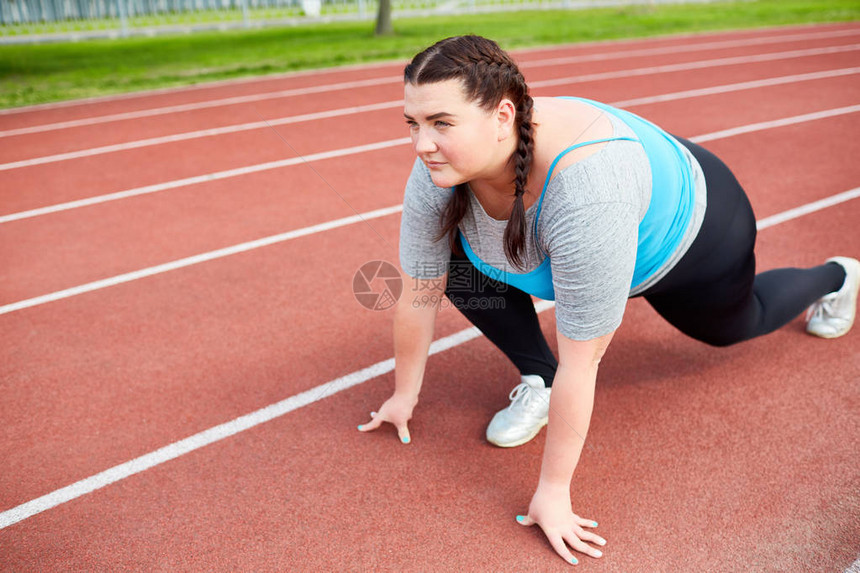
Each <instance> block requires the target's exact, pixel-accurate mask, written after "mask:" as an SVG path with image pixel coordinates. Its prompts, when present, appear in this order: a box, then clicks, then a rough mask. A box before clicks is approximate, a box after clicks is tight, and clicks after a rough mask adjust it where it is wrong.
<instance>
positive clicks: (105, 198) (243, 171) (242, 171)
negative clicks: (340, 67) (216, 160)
mask: <svg viewBox="0 0 860 573" xmlns="http://www.w3.org/2000/svg"><path fill="white" fill-rule="evenodd" d="M411 142H412V140H411V138H409V137H403V138H400V139H389V140H388V141H379V142H377V143H369V144H367V145H357V146H355V147H347V148H344V149H336V150H334V151H324V152H321V153H312V154H310V155H305V156H303V157H291V158H290V159H281V160H278V161H270V162H268V163H260V164H257V165H250V166H248V167H238V168H236V169H228V170H226V171H217V172H215V173H207V174H205V175H196V176H194V177H186V178H185V179H176V180H174V181H168V182H166V183H156V184H154V185H146V186H145V187H136V188H134V189H127V190H125V191H118V192H116V193H108V194H107V195H97V196H95V197H88V198H86V199H79V200H77V201H69V202H67V203H58V204H56V205H49V206H47V207H40V208H38V209H30V210H29V211H19V212H18V213H11V214H9V215H3V216H0V224H2V223H9V222H11V221H18V220H20V219H29V218H31V217H38V216H39V215H47V214H48V213H58V212H60V211H68V210H69V209H77V208H79V207H87V206H89V205H97V204H99V203H107V202H109V201H116V200H118V199H127V198H129V197H136V196H138V195H146V194H149V193H156V192H158V191H165V190H167V189H176V188H178V187H185V186H188V185H196V184H198V183H206V182H208V181H217V180H220V179H228V178H230V177H239V176H240V175H248V174H250V173H259V172H261V171H267V170H270V169H278V168H281V167H289V166H291V165H300V164H304V163H312V162H314V161H322V160H323V159H332V158H335V157H344V156H346V155H354V154H356V153H365V152H367V151H376V150H379V149H386V148H389V147H396V146H398V145H405V144H407V143H411Z"/></svg>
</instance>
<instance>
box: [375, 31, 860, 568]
mask: <svg viewBox="0 0 860 573" xmlns="http://www.w3.org/2000/svg"><path fill="white" fill-rule="evenodd" d="M405 96H406V97H405V110H404V113H405V116H406V121H407V124H408V125H409V128H410V130H411V132H412V141H413V145H414V148H415V152H416V154H417V155H418V159H417V160H416V162H415V166H414V168H413V171H412V175H411V176H410V178H409V181H408V183H407V186H406V193H405V198H404V203H403V220H402V223H401V238H400V253H401V255H400V256H401V266H402V267H403V270H404V272H405V273H406V274H408V275H410V276H411V277H414V278H416V279H426V280H423V281H420V280H419V281H413V283H414V284H413V291H412V293H411V294H412V296H411V298H410V296H409V294H410V293H408V292H407V293H406V296H404V297H403V298H402V299H401V301H400V303H399V304H398V307H397V309H396V311H395V319H394V338H395V361H396V369H395V391H394V394H393V396H392V397H391V398H389V399H388V400H387V401H386V402H385V403H384V404H383V405H382V407H381V408H380V409H379V413H378V414H374V415H373V420H372V421H371V422H370V423H368V424H365V425H364V426H359V429H360V430H362V431H371V430H375V429H376V428H378V427H379V426H380V425H381V424H382V423H383V422H388V423H391V424H393V425H394V426H395V427H396V428H397V430H398V434H399V436H400V438H401V440H402V441H403V442H404V443H408V442H409V440H410V437H409V430H408V427H407V422H408V421H409V420H410V418H411V416H412V412H413V409H414V407H415V405H416V404H417V402H418V393H419V390H420V387H421V383H422V378H423V373H424V366H425V363H426V359H427V352H428V349H429V346H430V342H431V340H432V336H433V328H434V321H435V316H436V312H437V309H438V306H439V303H440V302H441V300H442V295H443V293H444V294H445V295H447V296H448V297H449V298H450V299H451V301H452V302H453V303H454V304H455V305H456V306H457V307H458V308H459V309H460V310H461V311H462V312H463V313H464V314H465V315H466V316H467V317H468V318H469V320H470V321H471V322H472V323H473V324H475V325H476V326H477V327H478V328H479V329H480V330H481V331H482V332H483V333H484V334H485V335H486V336H487V337H488V338H489V339H490V340H491V341H492V342H493V343H495V344H496V345H497V346H498V347H499V348H500V349H501V350H502V351H503V352H504V353H505V355H506V356H508V358H510V360H511V361H513V363H514V364H515V365H516V366H517V367H518V368H519V370H520V373H521V375H522V382H521V384H520V385H519V386H517V387H516V388H515V389H514V391H513V392H512V393H511V400H512V401H511V405H510V406H509V407H508V408H506V409H504V410H502V411H501V412H499V413H498V414H496V416H495V417H494V418H493V420H492V421H491V423H490V425H489V427H488V428H487V439H488V440H489V441H490V442H491V443H494V444H496V445H499V446H503V447H510V446H516V445H520V444H523V443H525V442H527V441H528V440H530V439H532V438H533V437H534V436H535V435H536V434H537V433H538V432H539V431H540V429H541V428H542V427H543V426H544V425H546V424H547V422H548V424H549V426H548V430H547V436H546V443H545V446H544V455H543V461H542V466H541V475H540V480H539V483H538V486H537V489H536V491H535V493H534V496H533V497H532V500H531V504H530V506H529V511H528V514H527V515H526V516H519V517H518V518H517V519H518V521H519V522H520V523H522V524H523V525H532V524H535V523H536V524H538V525H539V526H540V527H541V528H542V529H543V531H544V533H545V534H546V536H547V538H548V539H549V541H550V543H551V544H552V546H553V548H554V549H555V550H556V552H557V553H558V554H559V555H560V556H561V557H562V558H564V559H565V560H567V561H568V562H571V563H576V558H575V557H574V556H573V554H572V553H571V551H570V549H569V547H568V545H569V546H570V548H573V549H574V550H576V551H579V552H582V553H585V554H586V555H590V556H592V557H599V556H600V552H599V551H598V550H597V549H596V548H594V547H593V546H591V545H589V544H588V543H586V542H591V543H594V544H597V545H603V544H604V543H605V541H604V540H603V539H602V538H601V537H599V536H597V535H596V534H595V533H593V532H592V531H589V530H588V529H586V528H590V527H593V526H596V523H593V522H592V521H591V520H587V519H582V518H580V517H578V516H577V515H576V514H574V513H573V510H572V507H571V502H570V481H571V478H572V475H573V471H574V468H575V467H576V464H577V461H578V459H579V455H580V452H581V450H582V447H583V443H584V439H585V435H586V432H587V431H588V425H589V421H590V417H591V410H592V404H593V397H594V386H595V378H596V376H597V368H598V364H599V362H600V359H601V357H602V356H603V354H604V352H605V351H606V348H607V346H608V345H609V343H610V341H611V340H612V336H613V333H614V332H615V330H616V329H617V328H618V326H619V324H620V323H621V318H622V315H623V313H624V308H625V304H626V301H627V299H628V298H629V297H631V296H644V297H645V298H646V300H648V302H649V303H650V304H651V305H652V306H653V307H654V308H655V309H656V310H657V312H658V313H660V314H661V315H662V316H663V317H664V318H665V319H666V320H668V321H669V322H670V323H671V324H673V325H674V326H675V327H677V328H678V329H679V330H681V331H682V332H684V333H686V334H688V335H689V336H692V337H693V338H696V339H698V340H701V341H703V342H706V343H708V344H712V345H716V346H725V345H729V344H734V343H736V342H740V341H743V340H748V339H750V338H753V337H756V336H760V335H762V334H766V333H768V332H771V331H772V330H774V329H776V328H779V327H780V326H782V325H784V324H786V323H787V322H789V321H790V320H792V319H793V318H795V317H796V316H797V315H798V314H800V313H801V312H803V310H805V309H806V308H807V307H810V305H811V307H810V315H811V318H810V319H809V322H808V324H807V330H808V331H809V332H810V333H812V334H815V335H818V336H823V337H836V336H841V335H843V334H845V333H846V332H847V331H848V329H849V328H850V327H851V324H852V323H853V320H854V315H855V311H856V299H857V292H858V288H860V262H858V261H857V260H855V259H851V258H847V257H836V258H834V259H832V260H830V261H828V262H827V263H825V264H824V265H821V266H819V267H815V268H812V269H779V270H773V271H769V272H766V273H761V274H759V275H756V274H755V258H754V255H753V246H754V242H755V234H756V227H755V217H754V216H753V213H752V209H751V208H750V205H749V201H748V200H747V198H746V196H745V194H744V192H743V190H742V189H741V187H740V185H739V184H738V182H737V181H736V179H735V178H734V176H733V175H732V173H731V172H730V171H729V169H728V168H727V167H726V166H725V165H724V164H723V163H722V162H721V161H720V160H719V159H718V158H716V157H715V156H714V155H713V154H711V153H710V152H708V151H706V150H705V149H703V148H701V147H699V146H697V145H695V144H693V143H691V142H689V141H686V140H684V139H681V138H675V137H672V136H669V135H668V134H666V133H665V132H663V131H662V130H660V129H659V128H657V127H656V126H654V125H653V124H650V123H648V122H646V121H644V120H642V119H640V118H638V117H636V116H635V115H633V114H630V113H629V112H624V111H621V110H618V109H614V108H611V107H609V106H606V105H604V104H599V103H597V102H590V101H587V100H582V99H577V98H537V99H534V100H533V99H532V98H531V97H530V96H529V93H528V87H527V86H526V83H525V80H524V79H523V76H522V74H521V73H520V72H519V70H518V69H517V66H516V65H515V64H514V62H513V61H512V60H511V59H510V57H509V56H508V55H507V54H506V53H505V52H503V51H502V50H501V49H500V48H499V47H498V45H496V44H495V43H494V42H492V41H490V40H487V39H485V38H480V37H476V36H464V37H456V38H448V39H446V40H442V41H441V42H439V43H437V44H435V45H433V46H431V47H430V48H428V49H426V50H425V51H423V52H421V53H420V54H418V55H417V56H415V58H414V59H413V60H412V62H411V63H410V64H409V65H408V66H407V67H406V69H405ZM529 295H535V296H537V297H540V298H544V299H554V300H556V323H557V334H558V353H559V360H558V361H556V359H555V357H554V356H553V354H552V352H551V351H550V349H549V346H548V345H547V342H546V340H545V339H544V337H543V335H542V334H541V330H540V326H539V323H538V319H537V316H536V313H535V309H534V306H533V304H532V300H531V297H530V296H529ZM427 300H431V301H433V302H432V303H430V304H422V301H427ZM566 544H568V545H566Z"/></svg>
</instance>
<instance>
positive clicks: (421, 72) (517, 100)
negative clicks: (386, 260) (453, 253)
mask: <svg viewBox="0 0 860 573" xmlns="http://www.w3.org/2000/svg"><path fill="white" fill-rule="evenodd" d="M403 79H404V82H407V83H410V84H412V85H421V84H430V83H435V82H442V81H446V80H452V79H456V80H460V82H461V83H462V86H463V91H464V93H465V95H466V97H467V98H468V99H469V101H473V102H476V103H477V104H478V105H479V106H481V107H482V108H484V109H486V110H487V111H489V110H492V109H493V108H495V107H496V106H497V105H499V102H501V101H502V99H503V98H508V99H510V100H511V101H512V102H513V103H514V106H515V107H516V117H515V120H514V121H515V124H516V128H517V136H518V137H517V150H516V152H515V153H514V155H513V160H514V172H515V174H516V175H515V177H514V181H513V183H514V187H515V198H514V206H513V210H512V211H511V217H510V219H509V220H508V224H507V226H506V227H505V236H504V241H505V254H506V255H507V257H508V260H510V261H511V262H512V263H513V264H514V265H515V266H516V267H521V266H522V252H523V248H524V246H525V235H526V217H525V207H524V205H523V194H524V193H525V190H526V187H525V186H526V180H527V179H528V176H529V170H530V169H531V165H532V156H533V153H534V134H533V126H532V107H533V102H532V98H531V96H530V95H529V88H528V86H527V85H526V81H525V79H524V78H523V75H522V73H520V70H519V68H518V67H517V65H516V64H515V63H514V61H513V60H512V59H511V58H510V56H508V54H506V53H505V52H504V50H502V49H501V48H500V47H499V45H498V44H496V43H495V42H493V41H492V40H488V39H487V38H482V37H480V36H457V37H453V38H446V39H445V40H442V41H440V42H437V43H436V44H434V45H432V46H430V47H429V48H427V49H426V50H424V51H423V52H421V53H420V54H418V55H417V56H415V57H414V58H413V59H412V61H411V62H410V63H409V65H407V66H406V69H405V70H404V71H403ZM467 189H468V188H467V186H466V184H460V185H457V186H456V187H455V188H454V193H453V196H452V198H451V200H450V201H449V202H448V205H447V206H446V208H445V210H444V211H443V213H442V231H441V232H440V234H439V238H440V239H441V238H442V237H445V236H447V237H448V241H449V242H450V243H451V247H452V248H453V249H456V250H459V248H458V246H457V229H458V225H459V224H460V221H461V220H462V219H463V217H464V216H465V215H466V209H467V207H468V205H469V200H468V195H467V192H468V191H467Z"/></svg>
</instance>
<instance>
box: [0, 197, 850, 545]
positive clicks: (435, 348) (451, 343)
mask: <svg viewBox="0 0 860 573" xmlns="http://www.w3.org/2000/svg"><path fill="white" fill-rule="evenodd" d="M857 197H860V187H858V188H855V189H852V190H851V191H846V192H844V193H840V194H838V195H834V196H833V197H829V198H827V199H824V200H821V201H816V202H814V203H810V204H808V205H804V206H801V207H797V208H795V209H790V210H789V211H785V212H784V213H779V214H777V215H773V216H771V217H767V218H766V219H762V220H761V221H759V223H758V224H757V226H758V228H760V229H763V228H767V227H772V226H775V225H778V224H780V223H783V222H785V221H788V220H791V219H795V218H797V217H801V216H803V215H806V214H808V213H811V212H813V211H817V210H819V209H824V208H826V207H830V206H832V205H836V204H838V203H842V202H845V201H848V200H850V199H854V198H857ZM554 306H555V303H553V302H552V301H539V302H537V303H536V304H535V310H537V312H538V313H541V312H543V311H545V310H548V309H550V308H553V307H554ZM479 336H481V333H480V331H479V330H478V329H477V328H474V327H472V328H466V329H464V330H461V331H459V332H456V333H454V334H452V335H450V336H446V337H444V338H440V339H438V340H435V341H434V342H433V343H432V344H431V345H430V352H429V354H430V355H431V356H432V355H434V354H438V353H439V352H443V351H445V350H448V349H451V348H455V347H457V346H460V345H461V344H464V343H466V342H468V341H470V340H472V339H475V338H478V337H479ZM393 370H394V359H393V358H388V359H387V360H383V361H381V362H377V363H376V364H373V365H371V366H368V367H367V368H363V369H361V370H358V371H356V372H353V373H351V374H347V375H346V376H342V377H340V378H336V379H334V380H331V381H329V382H326V383H325V384H320V385H319V386H316V387H314V388H311V389H310V390H305V391H304V392H301V393H299V394H296V395H294V396H290V397H289V398H286V399H285V400H282V401H280V402H277V403H275V404H271V405H269V406H266V407H264V408H260V409H259V410H256V411H254V412H251V413H250V414H245V415H244V416H239V417H238V418H234V419H233V420H230V421H229V422H225V423H223V424H219V425H218V426H214V427H212V428H209V429H208V430H204V431H202V432H199V433H197V434H194V435H192V436H190V437H188V438H185V439H183V440H179V441H177V442H173V443H172V444H169V445H167V446H164V447H163V448H160V449H158V450H155V451H153V452H150V453H148V454H144V455H142V456H140V457H137V458H135V459H133V460H131V461H128V462H125V463H123V464H119V465H117V466H114V467H112V468H110V469H107V470H105V471H103V472H101V473H98V474H96V475H94V476H90V477H88V478H85V479H82V480H80V481H78V482H76V483H73V484H72V485H69V486H66V487H63V488H60V489H58V490H55V491H53V492H51V493H49V494H46V495H43V496H41V497H38V498H36V499H34V500H31V501H28V502H25V503H22V504H21V505H18V506H16V507H13V508H12V509H8V510H6V511H4V512H2V513H0V529H4V528H6V527H9V526H10V525H13V524H15V523H18V522H19V521H23V520H25V519H27V518H29V517H33V516H34V515H37V514H39V513H42V512H43V511H47V510H49V509H52V508H54V507H56V506H58V505H60V504H63V503H66V502H68V501H72V500H74V499H77V498H79V497H82V496H84V495H86V494H88V493H91V492H93V491H96V490H98V489H101V488H103V487H106V486H108V485H110V484H112V483H115V482H118V481H120V480H123V479H125V478H127V477H130V476H133V475H135V474H138V473H140V472H143V471H146V470H148V469H151V468H153V467H155V466H158V465H161V464H163V463H165V462H168V461H170V460H173V459H176V458H178V457H180V456H183V455H185V454H188V453H191V452H193V451H195V450H198V449H200V448H202V447H204V446H208V445H209V444H213V443H215V442H218V441H221V440H223V439H225V438H229V437H230V436H233V435H236V434H238V433H240V432H244V431H245V430H249V429H251V428H253V427H255V426H259V425H260V424H263V423H265V422H269V421H271V420H274V419H275V418H278V417H281V416H283V415H285V414H288V413H290V412H292V411H294V410H298V409H299V408H303V407H305V406H308V405H310V404H313V403H315V402H318V401H320V400H322V399H324V398H328V397H329V396H333V395H335V394H337V393H338V392H342V391H344V390H347V389H349V388H352V387H354V386H358V385H359V384H363V383H364V382H367V381H368V380H372V379H373V378H376V377H378V376H382V375H383V374H387V373H389V372H392V371H393Z"/></svg>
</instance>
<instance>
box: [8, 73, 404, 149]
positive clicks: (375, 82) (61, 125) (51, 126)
mask: <svg viewBox="0 0 860 573" xmlns="http://www.w3.org/2000/svg"><path fill="white" fill-rule="evenodd" d="M402 81H403V79H402V78H396V77H387V78H374V79H369V80H356V81H352V82H340V83H336V84H327V85H322V86H312V87H306V88H294V89H289V90H281V91H276V92H267V93H260V94H253V95H244V96H234V97H228V98H221V99H215V100H209V101H203V102H196V103H185V104H179V105H170V106H166V107H156V108H152V109H142V110H138V111H128V112H124V113H112V114H109V115H102V116H97V117H89V118H84V119H73V120H70V121H60V122H57V123H46V124H44V125H34V126H31V127H21V128H18V129H8V130H6V131H0V137H12V136H14V135H26V134H29V133H40V132H43V131H53V130H57V129H66V128H69V127H81V126H85V125H96V124H99V123H108V122H111V121H120V120H124V119H139V118H142V117H153V116H156V115H165V114H168V113H179V112H183V111H192V110H197V109H207V108H212V107H221V106H225V105H235V104H239V103H251V102H257V101H264V100H270V99H279V98H287V97H295V96H303V95H311V94H317V93H324V92H329V91H337V90H347V89H356V88H364V87H372V86H381V85H384V84H393V83H398V82H402Z"/></svg>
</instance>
